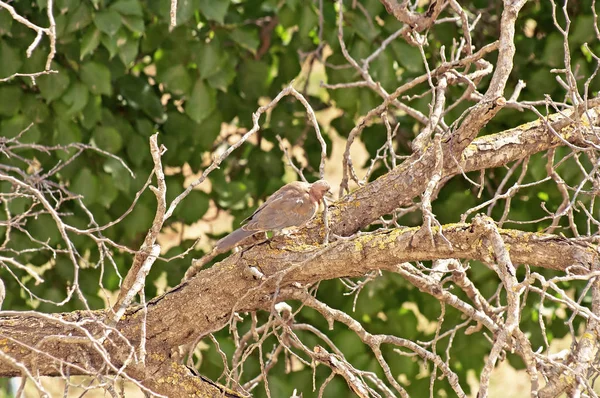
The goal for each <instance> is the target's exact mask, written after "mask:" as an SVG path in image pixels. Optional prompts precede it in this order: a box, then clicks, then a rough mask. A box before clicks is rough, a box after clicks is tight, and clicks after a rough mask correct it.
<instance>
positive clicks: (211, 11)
mask: <svg viewBox="0 0 600 398" xmlns="http://www.w3.org/2000/svg"><path fill="white" fill-rule="evenodd" d="M227 8H229V0H221V1H214V0H200V12H201V13H202V14H204V16H205V17H206V19H209V20H213V21H217V22H218V23H220V24H222V23H223V21H224V19H225V14H227Z"/></svg>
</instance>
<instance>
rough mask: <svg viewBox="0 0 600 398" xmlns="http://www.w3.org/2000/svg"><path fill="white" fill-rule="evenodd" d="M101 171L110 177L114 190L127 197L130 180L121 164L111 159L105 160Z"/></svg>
mask: <svg viewBox="0 0 600 398" xmlns="http://www.w3.org/2000/svg"><path fill="white" fill-rule="evenodd" d="M102 169H103V170H104V171H105V172H106V173H109V174H110V175H111V176H112V179H113V184H114V186H115V188H117V189H118V190H119V191H121V192H124V193H125V194H126V195H129V189H130V188H131V182H132V178H131V175H130V174H129V173H128V172H127V170H126V169H125V168H124V167H123V165H122V164H121V162H119V161H118V160H117V159H113V158H109V159H106V161H105V162H104V164H103V165H102Z"/></svg>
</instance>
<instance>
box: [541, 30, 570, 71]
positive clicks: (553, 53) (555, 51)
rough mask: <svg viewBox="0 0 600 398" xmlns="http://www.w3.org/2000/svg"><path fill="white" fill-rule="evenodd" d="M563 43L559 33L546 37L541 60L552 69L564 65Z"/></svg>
mask: <svg viewBox="0 0 600 398" xmlns="http://www.w3.org/2000/svg"><path fill="white" fill-rule="evenodd" d="M564 54H565V50H564V42H563V37H562V35H560V34H559V33H556V32H553V33H551V34H549V35H548V38H547V39H546V45H545V46H544V55H543V56H542V60H543V61H544V62H545V63H546V64H548V65H549V66H552V67H558V66H561V65H564Z"/></svg>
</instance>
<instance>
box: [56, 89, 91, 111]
mask: <svg viewBox="0 0 600 398" xmlns="http://www.w3.org/2000/svg"><path fill="white" fill-rule="evenodd" d="M88 97H89V91H88V89H87V87H86V86H85V85H84V84H83V83H80V82H74V83H73V84H71V87H69V89H68V90H67V92H66V93H65V95H63V98H62V100H63V101H64V102H65V103H66V104H67V105H69V106H70V108H69V110H68V111H67V114H68V115H69V116H70V115H74V114H76V113H78V112H80V111H82V110H83V108H85V106H86V105H87V102H88Z"/></svg>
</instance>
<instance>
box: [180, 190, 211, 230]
mask: <svg viewBox="0 0 600 398" xmlns="http://www.w3.org/2000/svg"><path fill="white" fill-rule="evenodd" d="M209 203H210V200H209V198H208V195H207V194H206V193H204V192H202V191H197V190H194V191H192V192H190V194H189V195H188V196H187V197H186V198H185V199H184V200H183V202H182V203H180V204H179V206H177V208H176V210H175V215H176V216H177V217H178V218H179V219H181V220H182V221H183V222H184V223H185V224H187V225H191V224H193V223H195V222H197V221H199V220H200V219H201V218H202V216H204V214H205V213H206V212H207V211H208V205H209Z"/></svg>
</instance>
